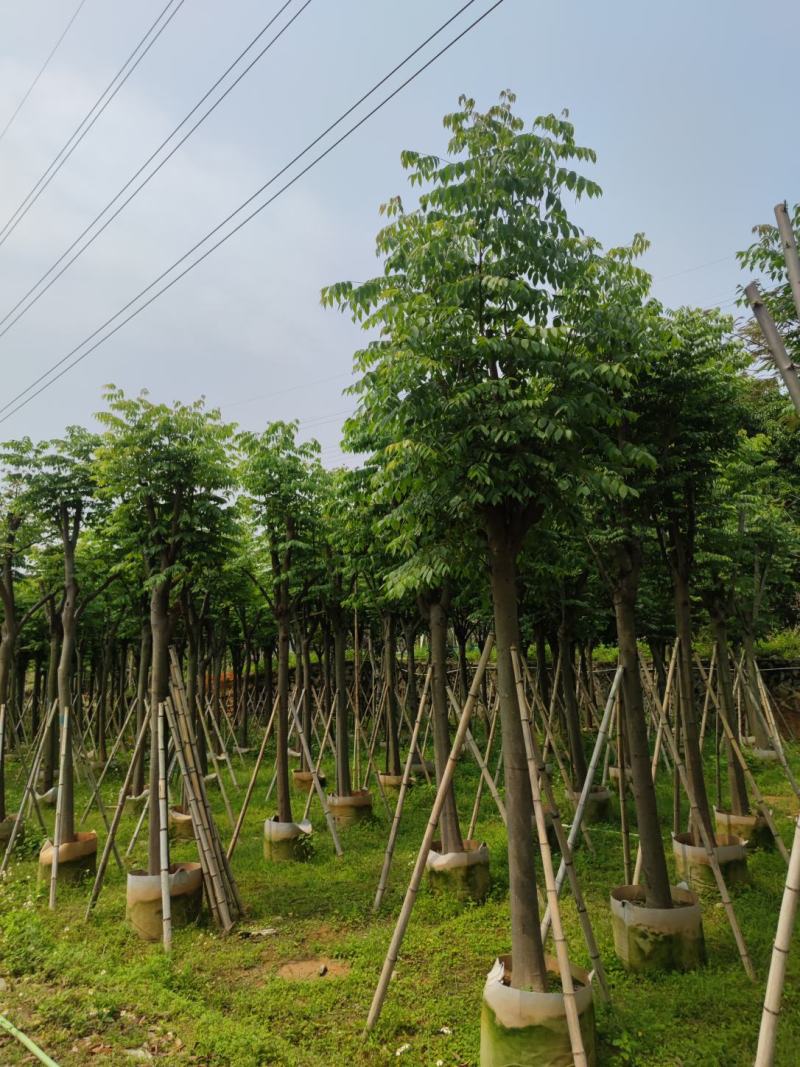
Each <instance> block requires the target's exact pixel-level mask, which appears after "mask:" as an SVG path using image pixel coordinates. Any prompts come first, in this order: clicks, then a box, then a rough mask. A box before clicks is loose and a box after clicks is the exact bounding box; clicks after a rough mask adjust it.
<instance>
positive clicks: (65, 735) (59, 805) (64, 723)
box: [49, 707, 70, 911]
mask: <svg viewBox="0 0 800 1067" xmlns="http://www.w3.org/2000/svg"><path fill="white" fill-rule="evenodd" d="M69 716H70V709H69V707H65V708H64V711H63V713H62V715H61V742H60V746H59V752H58V791H57V793H56V822H55V828H54V830H53V854H52V863H51V865H50V899H49V907H50V911H55V908H56V886H57V885H58V850H59V849H60V848H61V831H62V826H61V824H62V822H63V818H64V815H63V806H64V765H65V763H66V761H67V745H68V744H69Z"/></svg>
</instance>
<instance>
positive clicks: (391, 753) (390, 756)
mask: <svg viewBox="0 0 800 1067" xmlns="http://www.w3.org/2000/svg"><path fill="white" fill-rule="evenodd" d="M383 681H384V685H385V686H386V773H387V774H394V775H399V774H402V773H403V768H402V766H401V764H400V737H399V721H398V720H399V712H398V707H397V624H396V620H395V617H394V615H393V614H392V613H391V612H385V613H384V616H383Z"/></svg>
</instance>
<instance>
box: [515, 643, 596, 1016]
mask: <svg viewBox="0 0 800 1067" xmlns="http://www.w3.org/2000/svg"><path fill="white" fill-rule="evenodd" d="M511 656H512V661H513V664H514V676H515V680H516V683H517V695H518V697H519V707H520V715H521V716H522V733H523V740H524V741H525V751H526V754H527V757H528V769H529V772H530V773H531V783H533V780H534V778H535V779H536V781H537V783H538V782H539V781H541V784H542V788H543V789H544V795H545V800H546V801H547V804H548V807H549V808H550V813H551V814H550V818H551V820H552V823H553V829H554V831H555V835H556V840H557V841H558V847H559V848H560V850H561V855H562V857H563V860H564V863H565V865H566V868H567V873H568V876H569V884H570V888H571V889H572V896H573V898H574V900H575V907H576V909H577V912H578V919H579V921H580V924H581V930H582V931H583V938H584V941H585V942H586V948H587V950H588V952H589V958H590V959H591V961H592V967H593V968H594V973H595V974H596V975H597V980H598V982H599V984H600V994H601V998H602V999H603V1000H604V1001H606V1002H608V1001H609V1000H610V999H611V994H610V992H609V988H608V980H607V979H606V972H605V968H604V966H603V960H602V958H601V956H600V950H599V949H598V947H597V941H596V939H595V936H594V930H593V929H592V923H591V920H590V919H589V912H588V911H587V910H586V902H585V900H584V897H583V890H582V889H581V885H580V881H579V880H578V872H577V871H576V870H575V864H574V862H573V856H572V849H571V848H570V846H569V841H568V839H567V835H566V833H565V832H564V824H563V823H562V822H561V816H560V814H559V811H558V807H557V805H556V798H555V794H554V793H553V783H552V782H551V781H550V775H549V774H548V773H547V767H546V766H545V762H544V755H543V753H542V750H541V748H540V747H539V742H538V741H537V740H536V733H535V732H534V729H533V723H532V721H531V713H530V705H529V704H528V701H527V699H526V696H525V689H524V685H523V684H522V675H521V673H520V670H519V654H518V653H517V650H516V649H512V653H511ZM533 692H534V695H536V690H535V689H534V690H533ZM531 760H532V761H533V764H532V766H531ZM546 830H547V827H546V826H545V835H546ZM537 832H538V833H539V834H540V836H541V831H540V830H539V829H538V822H537ZM548 847H549V846H548ZM551 871H552V859H551ZM555 890H556V894H555V903H556V904H557V901H558V887H557V886H555ZM553 929H554V931H555V927H553Z"/></svg>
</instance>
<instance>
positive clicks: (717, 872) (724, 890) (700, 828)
mask: <svg viewBox="0 0 800 1067" xmlns="http://www.w3.org/2000/svg"><path fill="white" fill-rule="evenodd" d="M676 643H677V642H676ZM645 677H646V678H647V680H648V681H649V676H647V675H646V676H645ZM652 697H653V700H654V702H655V705H656V707H657V708H658V709H659V713H660V715H661V721H662V723H663V725H664V738H665V740H666V742H667V745H668V746H669V747H670V749H671V751H672V761H673V764H674V766H675V768H676V770H677V772H678V774H679V776H680V780H681V784H682V785H683V788H684V791H685V793H686V795H687V797H688V798H689V808H690V820H691V825H693V826H695V827H696V829H697V832H698V833H699V835H700V839H701V841H702V843H703V848H704V849H705V850H706V855H707V857H708V864H709V866H710V867H711V870H712V872H713V875H714V880H715V881H716V883H717V888H718V889H719V895H720V898H721V900H722V905H723V907H724V908H725V914H726V915H727V917H728V923H729V924H730V928H731V932H732V933H733V939H734V941H735V942H736V947H737V949H738V950H739V958H740V959H741V961H742V966H743V967H744V971H745V974H746V975H747V977H748V978H750V979H751V981H753V982H754V981H755V980H756V975H755V971H754V970H753V964H752V962H751V960H750V955H749V953H748V951H747V945H746V943H745V940H744V937H743V936H742V931H741V930H740V928H739V922H738V920H737V918H736V913H735V911H734V910H733V904H732V902H731V898H730V896H729V894H728V887H727V885H726V884H725V878H724V877H723V874H722V870H721V868H720V865H719V862H718V860H717V854H716V852H715V851H714V847H713V845H712V843H711V838H710V837H709V835H708V831H707V829H706V826H705V823H704V822H703V820H702V819H701V818H700V811H699V809H698V807H697V803H696V801H695V798H694V792H693V791H692V787H691V784H690V782H689V777H688V775H687V773H686V767H685V766H684V764H683V760H682V759H681V756H680V752H679V751H678V749H677V746H676V744H675V739H674V737H673V736H672V730H671V729H670V727H669V723H668V722H667V719H666V715H665V714H664V708H663V707H662V706H661V702H660V701H659V699H658V694H657V693H656V691H655V688H653V690H652Z"/></svg>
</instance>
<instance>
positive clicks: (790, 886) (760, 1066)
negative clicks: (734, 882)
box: [754, 817, 800, 1067]
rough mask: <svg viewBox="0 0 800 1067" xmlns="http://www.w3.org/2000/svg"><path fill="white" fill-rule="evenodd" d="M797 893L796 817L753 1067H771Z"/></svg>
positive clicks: (799, 837) (799, 836) (799, 835)
mask: <svg viewBox="0 0 800 1067" xmlns="http://www.w3.org/2000/svg"><path fill="white" fill-rule="evenodd" d="M798 894H800V817H798V818H797V820H796V821H795V825H794V841H793V843H792V854H791V857H790V859H789V869H788V870H787V872H786V886H785V888H784V891H783V900H782V901H781V910H780V914H779V916H778V926H777V929H776V931H775V941H774V943H773V946H772V959H771V960H770V965H769V975H768V976H767V988H766V991H765V994H764V1008H763V1011H762V1014H761V1027H760V1029H759V1032H758V1047H757V1049H756V1058H755V1064H754V1067H772V1065H773V1063H774V1062H775V1043H776V1040H777V1036H778V1019H779V1017H780V1011H781V997H782V996H783V985H784V981H785V979H786V964H787V962H788V959H789V949H790V947H791V943H792V934H793V932H794V924H795V919H796V918H797V901H798Z"/></svg>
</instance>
